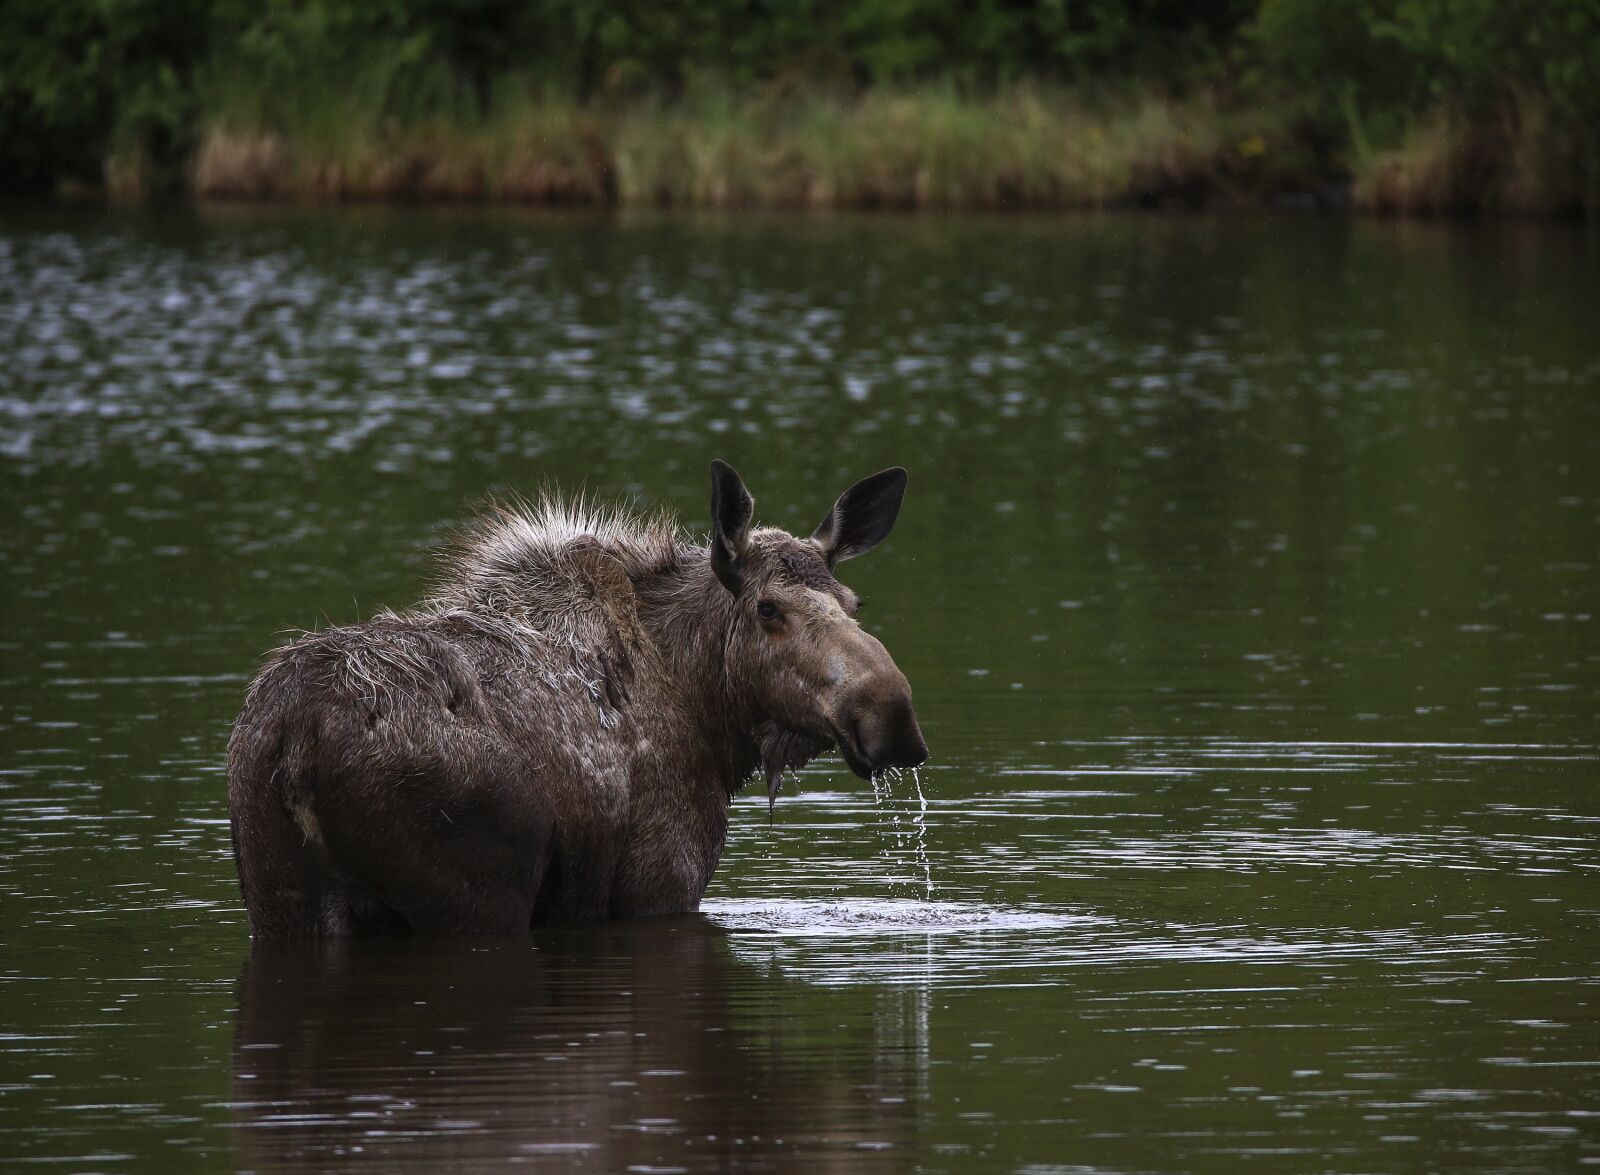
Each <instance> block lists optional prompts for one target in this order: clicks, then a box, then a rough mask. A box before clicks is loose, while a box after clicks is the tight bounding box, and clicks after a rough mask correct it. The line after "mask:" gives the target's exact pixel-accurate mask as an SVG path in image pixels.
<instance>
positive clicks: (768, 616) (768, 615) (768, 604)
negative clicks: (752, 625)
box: [756, 600, 783, 624]
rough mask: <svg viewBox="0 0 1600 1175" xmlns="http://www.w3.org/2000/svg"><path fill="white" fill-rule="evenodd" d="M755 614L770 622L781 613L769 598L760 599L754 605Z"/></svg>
mask: <svg viewBox="0 0 1600 1175" xmlns="http://www.w3.org/2000/svg"><path fill="white" fill-rule="evenodd" d="M756 615H757V616H759V617H761V619H762V620H765V621H767V622H768V623H769V624H770V623H771V622H772V621H774V620H777V619H778V618H779V617H781V616H782V615H783V613H782V612H781V611H779V609H778V605H776V604H774V603H773V602H772V601H771V600H762V601H761V602H760V603H759V604H757V605H756Z"/></svg>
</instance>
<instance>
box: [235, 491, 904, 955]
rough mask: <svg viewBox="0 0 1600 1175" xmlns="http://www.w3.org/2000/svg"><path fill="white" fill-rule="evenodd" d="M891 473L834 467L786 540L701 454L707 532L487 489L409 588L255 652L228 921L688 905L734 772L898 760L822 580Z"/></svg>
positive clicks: (883, 766)
mask: <svg viewBox="0 0 1600 1175" xmlns="http://www.w3.org/2000/svg"><path fill="white" fill-rule="evenodd" d="M906 480H907V479H906V472H905V470H903V469H900V468H892V469H886V470H884V471H883V472H881V473H877V474H874V475H873V476H871V477H868V478H865V479H864V480H862V481H859V482H857V483H856V484H855V485H853V486H851V487H850V488H849V489H847V490H845V492H844V493H843V494H841V495H840V496H839V498H838V500H837V501H836V502H835V503H834V504H833V508H832V509H831V510H829V511H828V513H827V515H826V516H825V517H824V518H823V520H822V522H821V524H820V525H818V527H817V528H816V530H815V531H813V532H812V534H811V535H810V537H808V538H804V539H802V538H797V537H795V536H794V535H791V534H789V533H787V532H785V531H783V530H780V529H777V528H773V527H752V520H753V516H754V511H755V499H754V498H752V497H751V495H750V492H749V490H747V489H746V488H745V484H744V482H743V480H742V479H741V478H740V477H739V474H738V473H737V472H735V471H734V469H733V468H732V467H731V466H729V465H727V464H726V463H724V462H722V461H714V462H712V466H711V517H712V531H711V535H710V541H709V543H708V544H707V545H706V546H699V545H696V544H694V543H693V542H692V541H690V540H689V539H688V538H686V537H685V536H684V534H683V533H682V531H681V530H680V529H679V528H678V527H677V525H676V524H675V523H673V522H672V521H671V520H670V519H669V518H667V517H666V516H664V515H661V514H657V515H654V516H651V517H639V516H637V515H635V514H633V513H630V512H627V511H623V510H619V509H601V508H597V507H594V506H592V505H589V504H587V503H585V502H583V501H581V500H579V501H564V500H562V499H560V498H558V497H556V496H554V495H550V494H547V495H545V496H543V497H541V498H540V499H539V500H538V501H536V502H534V503H531V504H530V503H520V502H519V503H514V504H510V505H505V504H502V505H495V506H491V507H490V508H488V509H487V510H486V511H484V512H483V513H482V514H481V515H480V516H479V517H478V518H477V519H476V520H475V521H474V522H471V523H469V524H468V525H467V526H466V527H465V528H464V529H463V530H462V531H461V532H460V534H459V535H458V536H457V537H456V539H455V540H454V541H453V543H451V544H450V545H449V546H448V547H447V549H446V553H445V555H444V557H443V559H442V560H441V570H440V573H439V577H438V581H437V583H436V585H435V586H434V587H433V588H432V590H431V591H430V592H428V593H427V594H426V595H425V597H424V598H423V600H422V601H421V602H420V603H418V604H417V605H416V606H414V607H412V608H410V609H407V610H405V611H402V612H390V611H382V612H379V613H378V614H377V615H375V616H373V617H372V618H371V619H369V620H367V621H364V622H361V623H356V624H350V625H345V626H340V627H334V628H329V629H326V630H324V631H321V632H314V633H307V634H305V635H303V636H301V637H300V638H299V639H297V640H295V641H293V642H292V643H290V644H288V645H286V646H284V647H282V648H280V649H278V650H277V651H276V652H274V653H272V654H271V655H270V656H269V657H268V659H267V661H266V664H265V665H264V666H263V667H262V669H261V671H260V672H259V673H258V674H257V675H256V677H255V679H254V681H253V682H252V683H251V685H250V688H249V690H248V692H247V694H246V697H245V703H244V708H243V710H242V712H241V713H240V715H239V718H238V721H237V722H236V723H235V725H234V730H233V735H232V737H231V739H230V740H229V743H228V805H229V815H230V826H231V831H232V836H233V851H234V859H235V863H236V864H237V866H238V870H239V884H240V889H241V891H242V892H243V895H244V900H245V906H246V908H247V910H248V913H249V920H250V931H251V934H252V935H253V936H254V937H255V938H257V939H269V940H270V939H297V938H342V937H347V936H352V935H361V934H382V933H419V934H507V933H516V932H526V931H527V930H528V929H529V928H530V927H533V926H536V925H540V924H542V923H547V922H557V921H559V922H568V921H581V920H592V919H601V918H608V917H612V918H620V917H635V916H643V915H652V914H671V913H688V912H691V911H694V910H696V909H698V907H699V904H700V900H701V898H702V896H703V895H704V893H705V890H706V886H707V885H708V884H709V883H710V880H711V875H712V873H713V871H714V870H715V869H716V867H717V862H718V860H719V859H720V857H721V855H722V850H723V846H724V844H725V841H726V837H727V830H728V807H729V804H730V803H731V802H732V800H733V797H734V795H735V794H736V793H737V792H738V791H739V790H740V788H741V787H742V786H743V785H744V784H745V782H746V781H747V780H748V779H749V778H750V777H751V776H752V775H753V774H755V772H756V771H757V769H758V768H759V769H760V770H762V771H763V772H764V773H765V776H766V781H767V794H768V798H769V803H770V802H771V800H772V799H773V798H774V797H775V796H776V794H777V790H778V787H779V784H780V783H781V781H782V778H783V773H784V771H786V770H789V769H796V768H799V767H801V766H804V765H805V764H806V763H807V762H809V761H810V760H811V759H813V758H814V757H816V756H817V755H820V754H822V753H824V752H826V751H828V750H831V749H833V748H835V747H837V748H838V750H839V751H840V753H841V754H842V756H843V758H844V761H845V763H846V764H847V765H848V766H849V767H850V769H851V770H852V771H854V772H855V773H856V774H857V775H859V776H861V777H862V778H871V777H872V776H873V775H874V773H877V772H880V771H885V770H888V769H892V768H905V767H915V766H917V765H918V764H920V763H922V762H923V761H924V760H925V759H926V758H927V754H928V747H927V743H926V742H925V741H924V740H923V736H922V731H921V728H920V727H919V726H918V724H917V716H916V711H915V710H914V709H913V707H912V702H911V687H910V685H909V684H908V683H907V681H906V678H905V676H904V674H902V673H901V672H900V669H899V667H898V666H897V665H896V664H895V662H894V660H893V658H891V657H890V656H889V653H888V650H886V649H885V648H884V647H883V645H882V644H881V643H880V642H879V641H878V640H877V639H876V638H875V637H873V636H871V635H870V634H869V633H867V632H866V631H865V630H863V629H862V628H861V626H860V625H859V624H858V623H857V621H856V615H857V611H858V609H859V608H860V605H861V601H860V599H859V598H858V597H857V595H856V594H855V593H854V592H852V591H851V590H850V589H849V588H848V587H846V586H844V585H843V584H842V583H840V582H839V580H838V579H837V578H835V575H834V569H835V567H836V566H837V565H838V564H839V563H840V562H841V561H842V560H845V559H850V558H853V557H854V556H856V555H860V554H864V553H865V552H867V551H870V550H871V549H872V548H873V547H875V546H877V545H878V544H879V543H880V542H882V541H883V539H884V538H885V537H886V536H887V535H888V534H889V531H890V529H891V528H892V527H893V526H894V522H895V519H896V517H897V516H898V514H899V511H900V504H901V501H902V499H903V497H904V495H905V488H906Z"/></svg>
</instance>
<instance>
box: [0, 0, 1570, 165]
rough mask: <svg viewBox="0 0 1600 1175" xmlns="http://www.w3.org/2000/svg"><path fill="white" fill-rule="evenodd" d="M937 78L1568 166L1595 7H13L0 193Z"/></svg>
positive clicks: (1416, 3) (5, 32) (474, 1)
mask: <svg viewBox="0 0 1600 1175" xmlns="http://www.w3.org/2000/svg"><path fill="white" fill-rule="evenodd" d="M930 82H936V83H938V84H940V85H941V86H944V87H946V88H950V87H954V88H955V89H956V90H958V91H960V92H963V93H968V94H974V95H982V94H983V93H986V92H989V91H992V90H993V88H995V87H997V86H1005V85H1014V84H1018V83H1030V82H1040V83H1048V84H1056V85H1061V86H1066V87H1073V88H1080V89H1081V88H1083V87H1086V86H1089V87H1099V88H1104V87H1105V86H1106V85H1107V84H1111V85H1118V86H1125V85H1126V84H1127V83H1129V82H1132V83H1135V84H1143V85H1145V86H1147V87H1149V86H1154V87H1158V88H1159V89H1160V90H1161V91H1162V92H1164V93H1181V92H1184V91H1185V90H1193V89H1196V88H1199V87H1208V88H1210V89H1212V90H1213V91H1215V92H1216V93H1218V94H1220V95H1221V96H1222V98H1223V100H1224V101H1225V102H1231V103H1233V104H1235V105H1236V106H1252V105H1254V106H1257V107H1262V108H1271V109H1275V110H1280V111H1282V112H1283V117H1284V119H1285V120H1290V121H1293V122H1295V124H1296V125H1297V126H1298V127H1299V128H1300V131H1299V133H1300V134H1301V135H1302V137H1303V138H1305V139H1306V140H1307V141H1312V142H1315V143H1318V144H1321V147H1320V149H1321V150H1323V151H1324V152H1325V153H1326V154H1327V155H1328V157H1329V158H1333V159H1335V160H1337V159H1340V158H1344V157H1347V156H1357V157H1359V156H1363V155H1367V154H1369V153H1370V152H1371V151H1373V150H1374V149H1375V148H1382V147H1384V146H1388V145H1393V144H1395V143H1398V142H1399V141H1400V140H1401V139H1402V138H1403V137H1404V136H1405V135H1406V134H1407V133H1408V130H1409V129H1410V128H1413V127H1415V126H1416V125H1418V124H1419V122H1420V121H1422V120H1424V119H1425V118H1427V117H1429V116H1431V115H1434V114H1436V113H1437V112H1439V111H1444V112H1446V113H1447V114H1448V115H1449V116H1450V117H1452V118H1460V119H1464V120H1467V122H1468V123H1470V124H1472V125H1474V126H1485V127H1487V126H1497V127H1499V128H1500V130H1499V132H1498V133H1500V134H1501V135H1502V137H1504V136H1505V135H1506V134H1515V135H1536V134H1549V135H1551V136H1553V139H1552V141H1553V142H1556V143H1559V144H1560V146H1559V148H1557V149H1555V150H1557V152H1558V153H1561V154H1564V155H1575V156H1576V157H1581V159H1580V161H1579V162H1578V163H1576V164H1574V166H1576V167H1578V168H1580V169H1582V168H1583V167H1589V166H1591V164H1590V163H1588V162H1583V161H1586V160H1587V161H1592V160H1593V159H1594V158H1595V154H1596V153H1595V150H1594V141H1595V133H1596V132H1595V131H1594V130H1593V128H1594V127H1595V126H1597V125H1600V0H967V2H966V3H961V4H950V3H948V2H947V0H598V2H586V0H7V3H5V4H4V5H0V186H6V187H28V186H48V185H51V184H56V183H59V182H60V181H61V180H63V179H74V178H75V179H81V180H88V181H94V180H97V179H98V178H99V177H100V175H101V172H102V169H103V168H104V166H105V162H106V160H107V159H108V158H110V157H112V156H114V155H116V154H118V153H121V154H122V155H124V156H129V157H135V158H138V159H142V160H144V161H145V164H146V165H147V166H148V167H150V168H152V169H153V171H154V173H155V174H157V175H167V176H169V177H175V176H176V175H177V174H178V169H179V167H180V165H181V164H182V163H183V162H184V161H185V160H186V159H187V158H189V157H190V155H191V153H192V152H193V150H194V149H195V144H196V141H197V137H198V135H199V132H200V130H201V129H202V127H203V126H204V125H205V124H206V123H207V121H208V120H215V119H217V118H218V117H228V116H231V117H233V118H234V119H235V120H236V121H237V120H239V119H244V120H246V121H249V122H252V123H254V124H255V125H257V126H258V127H261V128H263V129H273V130H283V131H290V132H294V131H303V130H304V129H305V128H306V127H307V126H310V125H313V124H315V123H316V122H317V121H318V118H319V114H318V110H319V108H322V109H323V111H324V113H323V114H322V115H321V116H320V117H322V118H323V119H324V121H326V120H328V119H329V118H334V117H337V118H344V117H346V116H345V115H344V114H342V113H341V114H339V115H337V116H334V115H329V114H328V113H326V110H327V108H328V107H329V105H330V101H331V100H332V99H334V98H337V99H338V102H339V103H343V104H345V106H346V107H348V104H349V103H350V102H352V101H355V102H359V103H360V105H361V108H362V109H363V110H365V111H366V112H368V113H369V114H371V115H372V116H373V117H378V118H382V119H386V120H389V121H390V122H394V123H399V124H408V123H410V124H414V123H416V122H417V121H419V120H423V119H429V118H444V119H447V120H452V121H453V122H455V123H456V124H458V125H466V124H469V123H470V122H471V120H473V119H474V118H479V119H481V118H483V117H486V116H488V114H489V113H490V112H491V110H492V109H493V108H495V106H496V105H497V104H499V103H503V102H504V101H505V100H507V99H508V98H512V97H515V98H517V99H519V100H522V101H524V102H526V101H527V100H529V98H530V96H531V97H532V98H534V99H537V98H538V97H539V96H541V95H543V96H551V95H559V96H560V97H561V98H562V99H563V100H565V101H568V102H578V103H584V104H588V105H591V106H594V105H600V106H604V105H606V104H611V105H616V104H622V103H627V102H630V101H632V102H637V101H641V100H648V101H650V102H667V103H671V102H673V101H675V100H678V99H681V98H682V97H683V96H684V95H685V94H687V93H692V92H694V91H695V90H696V89H697V88H700V89H704V88H706V87H717V88H720V89H722V90H725V91H727V92H730V93H733V94H742V95H746V96H749V95H758V96H762V97H767V96H770V95H773V94H782V93H786V92H791V91H795V90H800V89H804V90H807V91H811V92H826V93H828V94H832V95H842V96H846V97H848V96H851V95H856V96H859V95H860V94H861V93H862V92H864V91H867V90H871V89H884V88H896V87H897V88H902V89H903V88H908V87H915V86H918V85H923V84H926V83H930ZM1530 111H1531V112H1534V113H1530ZM1508 127H1509V128H1511V129H1510V131H1507V130H1506V128H1508ZM1481 138H1482V136H1479V139H1480V140H1481ZM1475 141H1477V140H1475ZM1590 178H1591V179H1592V180H1594V182H1597V183H1600V178H1596V177H1590Z"/></svg>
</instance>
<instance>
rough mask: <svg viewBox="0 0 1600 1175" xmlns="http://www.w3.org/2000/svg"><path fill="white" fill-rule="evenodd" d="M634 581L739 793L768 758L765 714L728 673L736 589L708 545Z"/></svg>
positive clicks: (642, 607)
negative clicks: (721, 575)
mask: <svg viewBox="0 0 1600 1175" xmlns="http://www.w3.org/2000/svg"><path fill="white" fill-rule="evenodd" d="M634 586H635V589H636V591H637V593H638V599H639V616H640V620H641V621H642V622H643V624H644V626H645V628H646V629H647V630H648V631H649V633H650V636H651V638H652V640H653V641H654V642H655V646H656V648H657V649H658V650H659V651H660V654H661V658H662V667H663V668H664V669H665V671H666V674H667V677H668V679H669V680H670V681H671V683H672V686H673V688H674V689H675V690H676V692H677V696H678V697H679V699H681V701H682V703H683V705H684V707H685V709H686V710H687V711H688V712H689V714H690V715H691V716H692V717H693V719H694V722H695V724H696V726H697V727H698V729H699V731H700V734H701V737H702V738H703V739H704V742H705V745H706V747H707V748H708V749H709V750H710V752H711V755H712V758H713V759H714V760H715V763H716V769H717V771H718V773H719V775H720V778H719V780H718V783H719V784H720V785H721V786H722V787H723V788H724V789H725V790H726V792H727V794H728V795H729V796H730V797H731V796H732V795H733V794H734V792H736V791H737V790H738V789H739V787H740V786H741V785H742V784H743V783H744V782H745V780H746V779H747V778H748V777H749V775H750V774H751V772H753V771H754V770H755V768H756V765H757V763H758V762H759V759H760V752H759V748H758V744H757V738H756V727H757V724H758V723H759V721H760V715H759V714H758V713H757V712H756V710H755V707H754V706H753V705H752V703H751V701H750V699H749V697H748V695H747V694H745V692H744V691H742V690H740V689H739V688H737V686H736V684H735V683H734V682H733V681H732V680H730V678H729V676H728V669H727V661H726V657H727V647H728V642H729V640H730V638H731V637H732V635H733V627H734V624H735V622H736V619H737V610H736V608H735V601H734V597H733V596H732V595H731V594H730V593H729V592H728V590H727V589H726V588H724V587H723V586H722V584H721V583H720V582H718V580H717V577H716V576H715V575H713V574H712V572H711V567H710V562H709V560H708V557H707V552H706V551H705V549H704V548H689V549H688V550H686V551H685V552H684V553H683V556H682V557H681V558H680V559H679V560H678V562H677V563H676V564H675V565H673V566H672V567H669V568H667V569H665V570H664V571H661V572H659V573H657V574H654V575H651V576H648V577H646V578H644V579H641V580H638V581H636V582H635V585H634Z"/></svg>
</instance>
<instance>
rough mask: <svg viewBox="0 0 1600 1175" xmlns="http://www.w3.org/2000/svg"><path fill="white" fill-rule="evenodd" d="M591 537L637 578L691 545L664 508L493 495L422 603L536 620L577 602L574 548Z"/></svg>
mask: <svg viewBox="0 0 1600 1175" xmlns="http://www.w3.org/2000/svg"><path fill="white" fill-rule="evenodd" d="M586 539H587V540H592V543H597V544H599V546H600V548H601V549H602V550H603V551H604V552H605V553H606V554H607V555H609V556H610V557H611V558H612V559H614V560H616V562H617V564H618V565H619V566H620V567H621V568H622V570H623V571H624V572H626V573H627V576H628V578H629V579H631V580H634V581H638V580H640V579H642V578H644V577H646V576H649V575H653V574H656V573H658V572H662V571H665V570H667V569H669V568H671V567H673V566H675V565H676V564H677V562H678V560H679V557H680V555H681V554H682V553H683V551H684V548H685V546H686V545H688V544H687V540H686V539H685V537H684V536H683V534H682V533H681V531H680V530H679V529H678V527H677V525H676V524H675V523H674V522H673V520H672V519H671V518H669V517H668V516H667V515H666V514H665V513H661V512H657V513H655V514H639V513H637V512H635V511H632V510H629V509H627V508H625V507H621V506H609V505H601V504H598V503H595V502H591V501H589V500H587V499H585V498H583V497H577V498H563V497H561V496H559V495H557V494H556V493H555V492H553V491H545V492H543V493H541V494H540V495H539V496H538V498H536V499H534V500H533V501H528V500H527V499H523V498H513V499H511V500H509V501H491V502H490V503H489V504H488V505H487V506H486V507H485V508H484V509H483V510H482V511H480V512H479V514H478V516H477V517H476V518H474V519H473V520H472V521H470V522H468V523H467V524H466V525H465V526H464V527H463V528H462V529H461V530H460V531H459V532H458V533H457V534H456V535H455V536H454V538H453V539H452V540H451V541H450V542H449V543H448V544H447V545H446V547H445V548H444V550H443V552H442V554H441V558H440V564H439V575H438V579H437V580H436V581H435V583H434V585H433V588H432V590H430V591H429V592H428V594H427V595H426V596H425V597H424V598H423V600H422V601H421V602H420V604H419V606H418V610H419V611H423V612H432V613H440V612H452V611H458V610H459V611H466V612H476V613H479V614H490V615H501V616H507V615H509V616H521V617H527V618H529V619H532V618H533V617H534V616H536V615H538V614H540V613H547V612H548V611H549V610H551V609H557V610H559V609H560V608H562V607H563V606H565V604H567V603H568V602H569V601H568V596H569V594H570V592H571V584H572V573H573V554H574V551H575V549H576V546H577V545H579V544H583V540H586ZM584 545H592V544H584Z"/></svg>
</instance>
